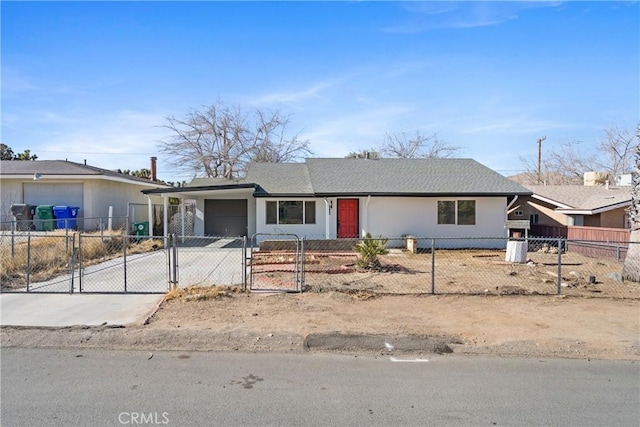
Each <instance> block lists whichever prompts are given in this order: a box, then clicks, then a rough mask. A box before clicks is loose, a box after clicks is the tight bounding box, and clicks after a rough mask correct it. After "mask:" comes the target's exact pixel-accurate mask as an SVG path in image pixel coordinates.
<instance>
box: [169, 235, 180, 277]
mask: <svg viewBox="0 0 640 427" xmlns="http://www.w3.org/2000/svg"><path fill="white" fill-rule="evenodd" d="M171 236H172V240H173V287H174V288H176V287H178V281H179V280H180V278H179V277H178V242H177V241H176V235H175V234H172V235H171Z"/></svg>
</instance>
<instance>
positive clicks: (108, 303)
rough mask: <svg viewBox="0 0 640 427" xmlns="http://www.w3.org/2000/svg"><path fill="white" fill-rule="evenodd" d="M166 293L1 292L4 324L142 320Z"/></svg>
mask: <svg viewBox="0 0 640 427" xmlns="http://www.w3.org/2000/svg"><path fill="white" fill-rule="evenodd" d="M163 297H164V295H132V294H128V295H123V294H118V295H102V294H101V295H96V294H33V293H31V294H0V325H2V326H52V327H60V326H75V325H86V326H96V325H102V324H105V323H106V324H107V325H127V324H131V323H138V322H142V321H143V320H144V319H145V318H146V317H147V316H148V315H149V314H150V313H151V312H152V311H153V310H154V309H155V307H156V306H157V305H158V304H159V303H160V301H161V300H162V298H163Z"/></svg>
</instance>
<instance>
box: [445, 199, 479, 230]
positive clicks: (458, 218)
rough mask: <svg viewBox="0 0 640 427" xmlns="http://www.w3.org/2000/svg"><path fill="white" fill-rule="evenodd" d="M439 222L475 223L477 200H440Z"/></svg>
mask: <svg viewBox="0 0 640 427" xmlns="http://www.w3.org/2000/svg"><path fill="white" fill-rule="evenodd" d="M438 224H440V225H447V224H450V225H456V224H457V225H475V224H476V201H475V200H441V201H438Z"/></svg>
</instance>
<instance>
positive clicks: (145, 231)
mask: <svg viewBox="0 0 640 427" xmlns="http://www.w3.org/2000/svg"><path fill="white" fill-rule="evenodd" d="M133 234H134V235H135V236H138V237H147V236H148V235H149V221H138V222H134V223H133Z"/></svg>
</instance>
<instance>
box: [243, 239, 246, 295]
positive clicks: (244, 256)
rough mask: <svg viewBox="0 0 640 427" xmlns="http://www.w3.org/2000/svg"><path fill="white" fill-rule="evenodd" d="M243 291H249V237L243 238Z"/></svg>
mask: <svg viewBox="0 0 640 427" xmlns="http://www.w3.org/2000/svg"><path fill="white" fill-rule="evenodd" d="M242 290H243V291H246V290H247V236H242Z"/></svg>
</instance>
